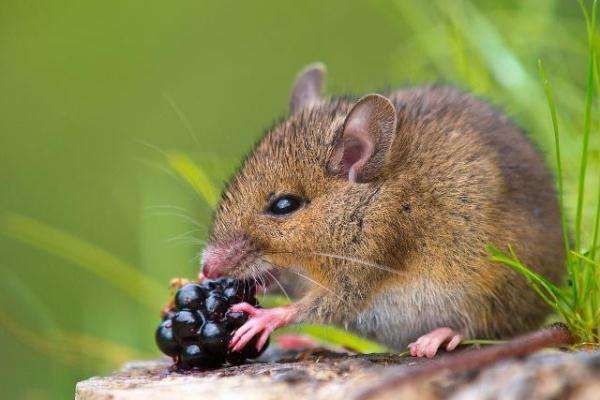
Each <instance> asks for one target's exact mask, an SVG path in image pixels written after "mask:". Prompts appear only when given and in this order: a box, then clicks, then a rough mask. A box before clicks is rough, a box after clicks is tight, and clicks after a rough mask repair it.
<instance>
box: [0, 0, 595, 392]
mask: <svg viewBox="0 0 600 400" xmlns="http://www.w3.org/2000/svg"><path fill="white" fill-rule="evenodd" d="M586 50H587V44H586V27H585V23H584V21H583V17H582V12H581V10H580V8H579V6H578V5H577V2H575V1H571V0H564V1H558V0H528V1H519V0H514V1H512V0H502V1H499V0H488V1H485V0H480V1H467V0H456V1H454V0H452V1H451V0H448V1H441V0H437V1H428V2H423V1H417V0H414V1H408V0H404V1H402V0H397V1H364V2H363V1H361V2H358V1H357V2H354V1H347V0H346V1H303V2H298V1H256V2H255V1H220V2H206V1H198V0H195V1H177V2H164V1H148V0H144V1H133V0H119V1H103V2H91V1H85V2H84V1H65V0H53V1H30V0H3V1H2V2H1V4H0V93H1V94H0V213H3V214H1V215H3V217H2V220H1V225H0V228H1V231H2V232H1V234H0V278H1V279H0V360H1V362H0V393H1V394H2V397H3V398H11V399H32V400H33V399H55V398H72V395H73V388H74V383H75V382H76V381H77V380H80V379H83V378H85V377H88V376H90V375H92V374H101V373H106V372H107V371H109V370H111V369H114V368H116V367H117V366H118V365H119V364H120V363H121V362H123V361H124V360H126V359H128V358H134V357H154V356H157V355H158V352H157V351H156V350H155V349H154V344H153V338H152V332H153V329H154V326H155V324H156V323H157V310H158V308H159V307H160V306H161V305H162V304H163V303H164V301H165V300H166V296H167V290H166V286H167V282H168V280H169V278H171V277H174V276H187V277H193V276H194V275H195V274H196V273H197V271H198V260H197V257H196V255H197V254H198V252H199V251H200V249H201V246H202V243H201V239H202V238H203V237H204V230H205V228H204V227H206V225H207V223H209V221H210V206H209V205H208V204H207V202H206V201H205V200H204V199H203V198H202V196H198V195H197V193H196V192H195V191H194V189H193V188H192V187H191V186H190V185H188V184H187V183H186V182H185V181H184V180H183V179H182V178H181V176H178V174H177V173H175V172H174V171H173V170H172V169H171V168H170V167H169V156H171V161H173V154H175V153H172V152H178V153H177V154H178V155H179V156H181V154H186V155H187V156H188V157H189V158H190V159H191V160H193V161H194V162H195V163H196V164H197V165H198V166H199V167H200V168H201V169H202V170H203V171H206V173H207V174H208V176H209V177H210V180H211V182H212V183H213V185H214V186H215V188H216V189H215V190H218V188H219V187H220V186H221V185H222V183H223V181H224V180H225V179H226V178H227V176H229V174H230V173H231V171H232V170H233V169H234V168H235V167H236V165H237V162H238V161H237V160H239V159H240V157H241V156H242V155H243V154H244V153H245V152H246V151H247V150H248V149H249V147H250V146H251V145H252V143H253V142H254V141H256V140H257V138H259V137H260V135H261V133H262V131H263V129H264V128H265V127H266V126H269V125H270V124H271V122H272V121H273V120H274V119H276V118H279V117H280V116H282V115H284V114H285V113H286V111H287V103H288V93H289V89H290V85H291V83H292V81H293V78H294V76H295V74H296V73H297V72H298V71H299V69H301V68H302V67H303V66H304V65H306V64H308V63H310V62H313V61H317V60H319V61H323V62H325V63H326V64H327V66H328V70H329V75H328V80H327V92H328V93H340V92H347V91H349V92H353V93H359V94H360V93H364V92H369V91H375V90H378V89H381V88H384V87H386V86H388V85H391V86H397V85H407V84H418V83H424V82H430V81H438V82H440V81H441V82H448V83H453V84H455V85H458V86H459V87H462V88H464V89H467V90H472V91H474V92H476V93H477V94H480V95H482V96H484V97H486V98H489V99H491V100H492V101H493V102H494V103H495V104H497V105H499V106H500V107H502V108H504V109H505V110H506V111H507V112H508V113H509V114H510V115H511V116H512V117H513V118H514V119H515V120H516V121H518V122H519V123H520V124H521V125H522V126H524V127H525V128H526V129H527V130H528V131H529V132H531V134H532V136H533V137H534V138H535V140H536V142H537V143H538V144H539V145H540V147H541V148H542V149H543V150H544V151H545V152H546V153H547V154H548V161H549V162H550V163H552V162H553V153H552V151H553V136H552V131H551V123H550V118H549V114H548V111H547V107H546V101H545V98H544V95H543V90H542V86H541V83H540V79H539V78H538V74H537V62H538V59H539V58H541V59H542V60H543V61H544V64H545V68H546V71H547V73H548V77H549V79H550V81H551V82H552V84H553V86H554V90H555V93H556V95H557V104H558V108H559V113H560V116H559V117H560V118H559V123H560V126H561V129H562V131H561V133H562V135H563V136H562V144H563V151H564V154H565V173H566V174H567V176H566V179H567V182H566V186H567V190H568V205H569V206H571V209H572V208H573V207H572V205H573V200H574V198H575V190H574V188H575V183H576V182H575V179H574V177H575V176H576V173H577V168H578V164H577V159H578V158H577V155H578V152H579V149H580V148H579V144H578V143H579V139H580V135H581V128H582V123H583V117H582V115H583V114H582V109H583V100H584V94H585V93H584V91H585V90H584V87H585V73H586V63H587V59H586ZM594 107H596V104H594ZM592 127H593V138H592V142H591V150H592V152H591V158H592V163H593V164H592V166H591V168H590V170H589V172H588V177H589V178H590V179H589V184H588V186H587V191H588V193H590V194H591V193H596V190H597V185H598V182H597V179H596V177H597V176H598V168H597V166H598V153H599V152H598V149H599V146H600V144H599V141H598V138H597V137H598V129H597V128H598V121H597V120H595V119H594V120H593V121H592ZM592 178H593V179H592ZM592 204H593V201H592V196H588V197H587V199H586V205H587V207H586V210H585V211H586V215H591V212H592V211H593V210H592V209H591V205H592ZM21 216H25V217H27V219H23V218H22V217H21ZM585 226H586V227H587V228H588V230H589V227H590V226H591V221H589V218H586V220H585ZM50 227H51V228H50ZM61 235H62V236H61ZM64 235H70V236H64ZM57 243H58V244H57ZM60 243H66V244H65V248H66V250H65V248H62V247H61V246H60ZM84 243H89V244H90V245H89V246H88V247H85V246H86V245H85V244H84ZM90 246H94V247H90ZM74 248H75V249H77V248H78V249H79V250H73V249H74ZM69 249H71V250H69ZM100 249H103V251H105V252H107V253H106V254H105V253H103V252H102V250H100ZM48 250H49V251H48ZM73 251H75V253H76V254H72V252H73ZM77 251H79V253H78V252H77ZM70 252H71V253H70ZM109 254H110V255H112V256H110V255H109ZM111 257H114V258H111ZM117 259H118V260H120V261H118V260H117ZM98 260H99V261H98ZM95 263H99V264H100V267H98V266H97V265H96V267H95V266H94V265H95ZM125 265H128V266H130V267H129V268H131V270H129V269H127V268H128V267H127V266H125ZM82 266H83V267H82ZM103 266H108V267H107V268H108V269H102V268H104V267H103ZM111 268H112V270H111ZM102 271H105V272H106V271H108V275H109V276H103V275H102V274H103V272H102ZM111 271H112V272H111ZM115 271H121V272H122V271H125V273H122V274H120V273H119V272H115ZM138 273H139V274H140V276H143V277H145V278H143V280H142V283H140V282H139V280H138V279H137V277H138V276H137V274H138ZM111 274H112V275H111ZM142 274H143V275H142ZM111 277H112V278H111ZM127 285H130V289H129V290H128V289H127V288H126V287H127ZM146 286H151V287H152V288H153V289H154V290H153V291H150V290H146V289H147V287H146ZM157 287H158V289H156V288H157ZM157 293H158V294H157ZM136 297H138V298H136Z"/></svg>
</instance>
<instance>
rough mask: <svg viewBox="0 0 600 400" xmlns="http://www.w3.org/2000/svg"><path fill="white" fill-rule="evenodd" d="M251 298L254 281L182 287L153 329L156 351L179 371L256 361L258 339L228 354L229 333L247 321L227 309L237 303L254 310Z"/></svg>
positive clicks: (206, 282) (231, 280)
mask: <svg viewBox="0 0 600 400" xmlns="http://www.w3.org/2000/svg"><path fill="white" fill-rule="evenodd" d="M255 294H256V285H255V283H254V281H249V280H247V281H239V280H236V279H234V278H229V277H225V278H220V279H216V280H204V281H202V282H201V283H188V284H186V285H184V286H183V287H181V288H180V289H179V290H178V291H177V293H176V294H175V299H174V306H173V308H171V309H170V310H168V311H167V312H166V313H165V315H164V316H163V319H162V321H161V323H160V325H159V326H158V328H157V329H156V333H155V339H156V344H157V346H158V348H159V349H160V351H161V352H163V353H164V354H166V355H168V356H170V357H172V358H173V359H174V360H176V363H177V367H178V368H181V369H192V368H202V369H205V368H211V367H216V366H219V365H222V364H224V363H226V362H227V363H230V364H241V363H243V362H245V361H246V360H247V359H249V358H256V357H258V356H259V355H260V354H261V353H262V351H261V352H258V351H256V342H257V340H258V337H255V338H253V339H252V340H251V341H250V343H248V345H247V346H246V347H245V348H244V349H243V350H242V351H240V352H232V351H230V350H229V340H230V338H231V336H232V334H233V332H234V331H235V330H236V329H238V328H239V327H241V326H242V325H244V323H245V322H246V321H247V320H248V315H246V314H245V313H243V312H232V311H229V308H230V307H231V306H232V305H233V304H237V303H241V302H247V303H250V304H252V305H254V306H258V300H257V299H256V297H255ZM265 347H266V346H265Z"/></svg>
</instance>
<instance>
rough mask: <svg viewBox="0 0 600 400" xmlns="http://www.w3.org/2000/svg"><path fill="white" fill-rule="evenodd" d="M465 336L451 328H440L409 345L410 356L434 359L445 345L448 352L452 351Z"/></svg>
mask: <svg viewBox="0 0 600 400" xmlns="http://www.w3.org/2000/svg"><path fill="white" fill-rule="evenodd" d="M462 340H463V336H462V335H461V334H460V333H458V332H456V331H455V330H453V329H451V328H438V329H434V330H432V331H431V332H429V333H427V334H425V335H423V336H421V337H420V338H418V339H417V340H416V341H415V342H413V343H411V344H409V345H408V349H409V350H410V355H411V356H413V357H427V358H432V357H433V356H435V355H436V354H437V351H438V350H439V348H440V347H441V346H444V345H445V349H446V351H452V350H454V349H456V347H457V346H458V345H459V344H460V342H462Z"/></svg>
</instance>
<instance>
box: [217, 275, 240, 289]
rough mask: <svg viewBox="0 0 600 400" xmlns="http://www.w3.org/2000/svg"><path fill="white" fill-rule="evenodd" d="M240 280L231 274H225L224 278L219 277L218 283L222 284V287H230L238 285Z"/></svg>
mask: <svg viewBox="0 0 600 400" xmlns="http://www.w3.org/2000/svg"><path fill="white" fill-rule="evenodd" d="M238 282H239V281H238V280H237V279H235V278H231V277H229V276H225V277H223V278H219V279H217V284H218V285H219V286H221V288H223V289H225V288H228V287H233V286H237V285H238Z"/></svg>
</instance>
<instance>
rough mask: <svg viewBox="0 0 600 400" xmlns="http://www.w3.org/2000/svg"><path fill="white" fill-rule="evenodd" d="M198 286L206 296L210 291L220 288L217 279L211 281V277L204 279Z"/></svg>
mask: <svg viewBox="0 0 600 400" xmlns="http://www.w3.org/2000/svg"><path fill="white" fill-rule="evenodd" d="M198 286H200V289H201V290H202V291H203V292H204V293H205V295H206V296H208V295H209V294H210V293H211V292H213V291H215V290H217V289H220V286H219V284H218V283H217V281H213V280H212V279H205V280H203V281H202V282H200V284H199V285H198Z"/></svg>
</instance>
